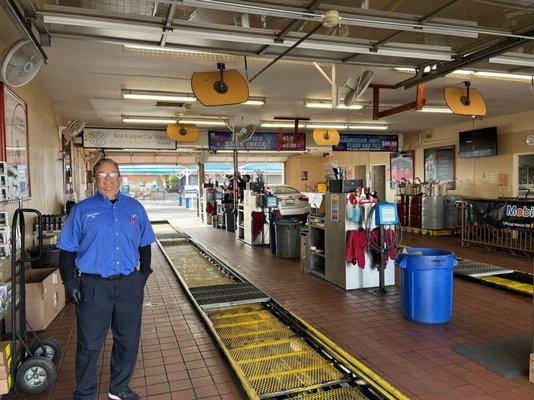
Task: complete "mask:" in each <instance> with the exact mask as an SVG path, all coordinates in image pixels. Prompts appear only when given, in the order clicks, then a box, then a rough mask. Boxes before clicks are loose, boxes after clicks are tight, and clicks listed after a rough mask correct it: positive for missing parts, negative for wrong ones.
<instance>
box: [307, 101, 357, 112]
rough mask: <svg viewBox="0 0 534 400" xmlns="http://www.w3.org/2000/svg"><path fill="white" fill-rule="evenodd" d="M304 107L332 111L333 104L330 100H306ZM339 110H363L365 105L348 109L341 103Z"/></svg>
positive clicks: (354, 105)
mask: <svg viewBox="0 0 534 400" xmlns="http://www.w3.org/2000/svg"><path fill="white" fill-rule="evenodd" d="M304 107H306V108H324V109H332V102H331V101H330V100H314V99H306V100H304ZM337 108H338V109H340V110H361V109H362V108H363V104H360V103H355V104H352V105H351V106H350V107H347V106H346V105H345V104H343V103H340V104H338V106H337Z"/></svg>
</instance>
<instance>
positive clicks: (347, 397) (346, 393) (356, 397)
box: [295, 387, 367, 400]
mask: <svg viewBox="0 0 534 400" xmlns="http://www.w3.org/2000/svg"><path fill="white" fill-rule="evenodd" d="M295 400H367V397H366V396H365V395H364V394H363V393H362V392H360V391H359V390H358V389H356V388H353V387H342V388H338V389H332V390H328V391H326V392H317V393H313V394H306V395H304V396H298V397H295Z"/></svg>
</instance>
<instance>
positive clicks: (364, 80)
mask: <svg viewBox="0 0 534 400" xmlns="http://www.w3.org/2000/svg"><path fill="white" fill-rule="evenodd" d="M372 80H373V71H370V70H366V71H363V72H362V73H361V74H360V76H359V77H357V78H354V77H350V78H348V79H347V80H346V81H345V85H344V86H345V88H346V89H347V94H346V95H345V97H344V98H343V103H344V104H345V106H346V107H350V106H351V105H353V104H354V103H355V102H356V100H358V99H359V98H360V97H361V95H362V94H363V93H364V92H365V90H366V89H367V88H368V87H369V85H370V83H371V81H372Z"/></svg>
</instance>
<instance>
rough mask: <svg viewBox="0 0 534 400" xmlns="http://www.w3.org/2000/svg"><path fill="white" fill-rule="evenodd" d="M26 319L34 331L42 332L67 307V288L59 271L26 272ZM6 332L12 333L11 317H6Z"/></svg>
mask: <svg viewBox="0 0 534 400" xmlns="http://www.w3.org/2000/svg"><path fill="white" fill-rule="evenodd" d="M25 277H26V317H27V320H28V324H29V325H30V327H31V329H32V330H34V331H42V330H45V329H46V328H48V325H50V323H51V322H52V321H53V320H54V318H56V317H57V315H58V314H59V313H60V311H61V310H62V309H63V307H65V288H64V287H63V283H62V282H61V277H60V275H59V269H57V268H41V269H30V270H27V271H26V272H25ZM5 321H6V332H11V315H7V316H6V319H5Z"/></svg>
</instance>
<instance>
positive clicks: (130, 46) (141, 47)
mask: <svg viewBox="0 0 534 400" xmlns="http://www.w3.org/2000/svg"><path fill="white" fill-rule="evenodd" d="M124 47H125V48H127V49H137V50H152V51H167V52H170V53H198V54H216V53H213V52H208V51H199V50H191V49H180V48H176V47H167V46H165V47H160V46H147V45H142V44H125V45H124Z"/></svg>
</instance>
